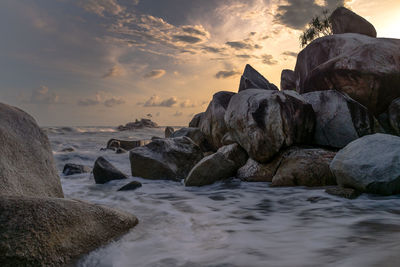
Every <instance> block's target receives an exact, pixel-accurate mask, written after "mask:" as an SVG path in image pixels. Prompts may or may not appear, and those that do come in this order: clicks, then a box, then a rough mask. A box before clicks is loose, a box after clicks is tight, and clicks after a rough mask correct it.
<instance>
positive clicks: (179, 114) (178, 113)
mask: <svg viewBox="0 0 400 267" xmlns="http://www.w3.org/2000/svg"><path fill="white" fill-rule="evenodd" d="M182 115H183V112H180V111H176V112H175V113H174V114H173V115H172V116H174V117H180V116H182Z"/></svg>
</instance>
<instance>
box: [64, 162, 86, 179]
mask: <svg viewBox="0 0 400 267" xmlns="http://www.w3.org/2000/svg"><path fill="white" fill-rule="evenodd" d="M91 171H92V168H90V167H89V166H84V165H80V164H73V163H67V164H65V165H64V169H63V174H64V175H65V176H69V175H74V174H81V173H88V172H91Z"/></svg>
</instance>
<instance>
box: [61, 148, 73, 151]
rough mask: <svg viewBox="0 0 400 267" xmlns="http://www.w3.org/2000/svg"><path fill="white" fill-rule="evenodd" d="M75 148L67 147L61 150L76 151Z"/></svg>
mask: <svg viewBox="0 0 400 267" xmlns="http://www.w3.org/2000/svg"><path fill="white" fill-rule="evenodd" d="M74 151H75V149H74V148H73V147H66V148H63V149H61V152H74Z"/></svg>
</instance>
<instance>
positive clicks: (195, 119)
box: [189, 112, 204, 128]
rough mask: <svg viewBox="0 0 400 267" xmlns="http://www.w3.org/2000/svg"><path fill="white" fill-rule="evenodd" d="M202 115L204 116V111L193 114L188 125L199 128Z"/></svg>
mask: <svg viewBox="0 0 400 267" xmlns="http://www.w3.org/2000/svg"><path fill="white" fill-rule="evenodd" d="M203 116H204V112H201V113H198V114H196V115H194V117H193V119H192V120H191V121H190V122H189V127H195V128H199V127H200V122H201V120H202V118H203Z"/></svg>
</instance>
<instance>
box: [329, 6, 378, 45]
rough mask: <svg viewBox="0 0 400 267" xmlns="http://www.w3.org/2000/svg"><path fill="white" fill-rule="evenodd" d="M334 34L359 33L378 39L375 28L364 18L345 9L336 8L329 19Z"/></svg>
mask: <svg viewBox="0 0 400 267" xmlns="http://www.w3.org/2000/svg"><path fill="white" fill-rule="evenodd" d="M329 21H330V22H331V25H332V32H333V34H341V33H359V34H364V35H367V36H370V37H374V38H375V37H376V30H375V27H374V26H373V25H372V24H371V23H370V22H368V21H367V20H366V19H364V18H363V17H361V16H359V15H357V14H356V13H354V12H353V11H351V10H349V9H347V8H345V7H338V8H336V9H335V10H334V11H333V12H332V14H331V15H330V17H329Z"/></svg>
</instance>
